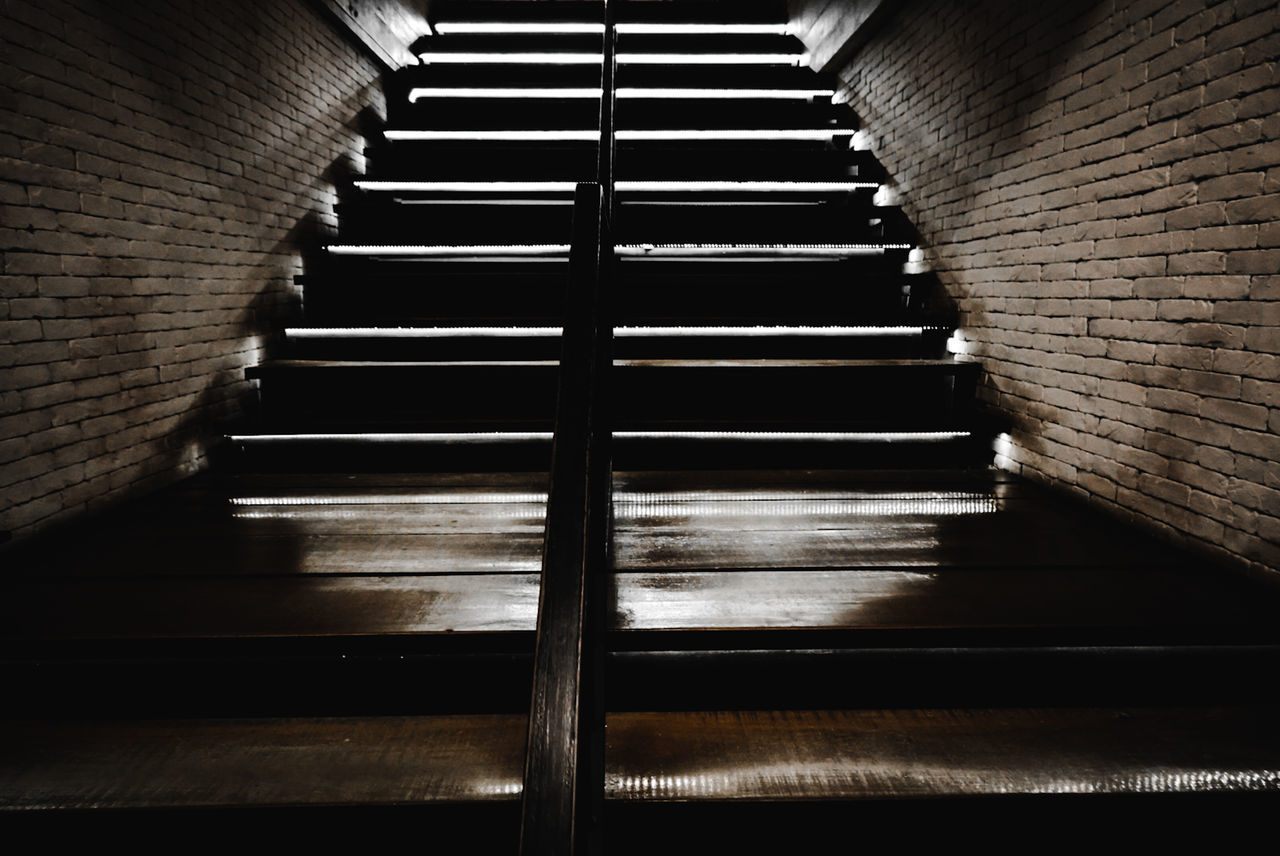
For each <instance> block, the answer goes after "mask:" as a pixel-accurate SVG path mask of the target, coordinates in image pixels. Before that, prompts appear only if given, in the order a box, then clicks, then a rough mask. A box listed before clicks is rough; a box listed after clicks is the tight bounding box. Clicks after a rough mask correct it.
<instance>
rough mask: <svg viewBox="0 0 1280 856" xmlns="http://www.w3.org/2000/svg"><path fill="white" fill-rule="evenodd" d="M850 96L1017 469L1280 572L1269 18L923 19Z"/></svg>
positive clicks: (1279, 202) (1149, 1) (1278, 103)
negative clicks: (1006, 426)
mask: <svg viewBox="0 0 1280 856" xmlns="http://www.w3.org/2000/svg"><path fill="white" fill-rule="evenodd" d="M901 5H902V8H900V9H899V10H898V12H897V14H896V15H895V16H894V17H893V18H892V19H891V20H890V21H889V22H888V23H887V24H886V25H885V26H884V27H883V28H881V29H880V30H878V31H877V32H876V34H875V35H874V36H873V37H872V38H871V40H870V41H869V42H868V43H867V44H866V45H865V46H863V47H862V49H860V50H859V51H858V52H857V53H856V54H855V55H854V56H853V57H852V59H851V60H849V61H848V62H847V63H846V64H845V65H844V66H843V67H842V68H841V69H840V71H839V75H840V78H841V82H842V84H843V89H842V92H843V94H844V95H845V96H846V97H847V99H848V100H849V102H850V103H851V105H852V106H853V108H854V109H855V111H856V112H857V113H858V114H859V116H860V118H861V120H862V122H863V127H864V129H865V130H866V131H867V133H868V135H869V136H870V138H871V139H872V140H873V141H874V146H875V149H876V153H877V155H878V156H879V158H880V160H881V161H882V162H883V163H884V165H885V166H886V168H887V170H888V172H889V173H890V175H891V176H892V177H893V181H894V183H895V184H896V188H895V189H896V191H897V196H898V198H899V199H901V201H902V204H903V206H904V208H905V210H906V212H907V214H908V215H909V216H910V217H911V218H912V219H913V220H914V221H915V223H916V225H917V226H918V227H919V229H920V231H921V233H922V236H923V246H924V250H925V254H926V258H927V260H928V262H929V263H930V264H931V265H932V267H933V268H934V270H936V271H937V272H938V275H939V277H940V278H941V281H942V283H943V285H944V286H945V288H946V290H947V292H948V294H949V295H950V297H951V298H952V299H953V300H954V302H955V304H956V306H957V308H958V310H959V312H960V318H961V330H960V331H959V334H958V336H957V341H956V342H955V343H954V344H955V350H956V351H957V352H959V353H962V354H966V355H968V356H969V357H971V358H973V359H976V360H979V361H980V362H981V363H982V365H983V367H984V369H985V371H984V375H985V381H984V385H983V388H982V390H981V395H982V397H983V399H984V401H985V403H986V404H988V405H989V406H991V407H992V408H994V409H996V410H998V411H999V412H1000V413H1001V414H1003V415H1004V416H1005V417H1007V418H1008V420H1009V421H1010V422H1011V423H1012V426H1013V428H1012V430H1011V432H1010V436H1009V437H1008V438H1006V439H1002V441H1001V442H1000V443H999V444H998V445H999V462H1000V464H1001V465H1002V466H1004V467H1007V468H1010V469H1013V470H1017V471H1020V472H1022V473H1025V474H1027V475H1029V476H1032V477H1035V478H1039V479H1042V480H1045V481H1049V482H1053V483H1056V484H1058V485H1062V486H1066V487H1068V488H1069V489H1070V490H1072V491H1075V492H1078V493H1080V494H1082V495H1084V496H1086V497H1088V498H1090V499H1091V500H1093V501H1095V502H1097V503H1100V504H1103V505H1105V506H1108V507H1110V508H1112V509H1113V510H1116V511H1118V512H1120V513H1122V514H1124V515H1125V516H1128V517H1130V518H1132V519H1134V520H1137V521H1139V522H1142V523H1145V524H1146V525H1148V526H1150V527H1154V528H1157V529H1159V530H1162V531H1163V532H1165V533H1166V534H1169V535H1172V536H1174V537H1175V538H1178V539H1182V540H1183V541H1184V542H1185V543H1187V544H1188V545H1198V546H1201V547H1205V548H1208V549H1211V550H1213V551H1216V552H1218V553H1220V554H1226V555H1229V556H1230V557H1231V558H1233V559H1235V560H1237V561H1239V562H1244V563H1249V564H1250V565H1252V566H1253V567H1255V568H1262V569H1272V570H1274V569H1276V568H1277V567H1280V222H1278V221H1280V141H1278V140H1277V137H1280V86H1278V85H1277V83H1278V80H1280V74H1278V67H1277V57H1278V56H1280V31H1278V29H1277V28H1278V27H1280V14H1277V11H1276V5H1275V3H1274V0H1222V2H1210V0H1090V2H1083V0H1064V2H1061V3H1052V4H1043V3H1023V2H1020V0H974V2H960V0H910V1H909V2H904V3H903V4H901Z"/></svg>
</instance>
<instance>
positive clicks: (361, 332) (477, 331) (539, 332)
mask: <svg viewBox="0 0 1280 856" xmlns="http://www.w3.org/2000/svg"><path fill="white" fill-rule="evenodd" d="M937 329H941V328H939V327H907V326H901V327H886V326H881V327H872V326H859V327H838V326H831V327H816V326H798V325H793V326H768V327H766V326H754V327H731V326H717V327H692V326H684V327H615V328H614V336H616V337H617V338H619V339H648V338H663V337H681V336H740V337H744V338H759V337H768V336H814V337H822V336H920V335H922V334H923V333H924V332H925V330H937ZM561 332H562V329H561V328H560V327H290V328H287V329H286V330H285V335H286V336H288V337H289V338H290V339H348V338H350V339H449V338H457V339H468V338H484V337H492V338H522V339H523V338H529V339H533V338H554V337H556V336H559V335H560V334H561Z"/></svg>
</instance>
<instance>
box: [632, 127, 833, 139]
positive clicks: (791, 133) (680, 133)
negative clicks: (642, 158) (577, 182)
mask: <svg viewBox="0 0 1280 856" xmlns="http://www.w3.org/2000/svg"><path fill="white" fill-rule="evenodd" d="M855 133H857V132H856V131H854V130H853V129H852V128H707V129H701V130H692V129H683V128H681V129H674V128H673V129H650V128H645V129H643V130H620V131H615V132H614V137H615V138H616V139H618V140H619V141H627V140H794V141H800V142H806V141H822V140H830V139H831V138H832V137H838V136H841V135H845V136H851V135H852V134H855Z"/></svg>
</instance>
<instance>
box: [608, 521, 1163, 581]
mask: <svg viewBox="0 0 1280 856" xmlns="http://www.w3.org/2000/svg"><path fill="white" fill-rule="evenodd" d="M1042 521H1043V519H1042V518H1039V517H1037V516H1015V515H1008V516H1006V517H1004V518H1001V519H991V520H986V519H983V518H982V517H981V516H979V515H973V516H964V517H958V518H955V519H954V520H947V519H945V518H944V519H927V518H926V519H915V520H910V519H898V520H887V521H868V522H866V523H864V524H863V525H862V526H857V527H855V526H850V525H844V526H840V527H839V528H835V527H833V528H829V529H818V528H811V529H802V528H797V529H793V530H789V529H785V528H783V527H782V526H781V525H779V526H778V528H776V529H768V528H763V527H761V528H756V529H752V528H749V527H746V526H744V527H743V528H741V529H739V530H737V531H734V530H732V529H731V528H729V527H730V525H731V524H732V522H733V521H732V519H730V520H726V521H724V523H725V525H724V526H723V527H719V526H717V527H716V528H714V529H713V528H711V527H710V526H708V525H706V524H705V522H704V521H702V520H698V521H696V523H694V524H693V525H688V526H680V525H679V524H678V523H672V524H669V525H668V526H666V527H662V528H657V529H656V530H654V531H651V530H646V529H645V528H644V527H643V526H634V527H630V526H621V527H619V528H618V529H616V530H615V546H614V553H615V557H616V558H615V562H616V567H617V568H618V569H619V570H626V571H651V570H660V569H667V570H682V571H684V570H711V569H724V568H857V567H918V568H935V567H988V566H1007V567H1019V568H1037V567H1044V568H1050V567H1079V566H1085V567H1123V566H1132V565H1158V566H1162V567H1178V566H1180V565H1182V564H1183V561H1184V560H1182V559H1179V558H1178V557H1177V556H1176V555H1175V554H1173V553H1172V552H1171V551H1165V550H1150V549H1147V547H1148V545H1147V544H1146V543H1145V542H1143V541H1131V540H1124V539H1120V538H1114V537H1107V536H1104V535H1103V534H1100V533H1093V532H1089V531H1087V530H1082V529H1072V528H1066V527H1059V526H1054V525H1048V526H1043V527H1042V526H1040V525H1039V524H1040V523H1042ZM776 522H777V521H776V519H775V523H776Z"/></svg>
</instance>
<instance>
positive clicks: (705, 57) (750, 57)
mask: <svg viewBox="0 0 1280 856" xmlns="http://www.w3.org/2000/svg"><path fill="white" fill-rule="evenodd" d="M418 59H420V60H421V61H422V62H424V63H426V64H428V65H433V64H434V65H599V64H600V63H601V61H602V55H601V54H599V53H574V52H570V51H565V52H558V51H540V52H528V53H525V52H516V51H512V52H499V51H484V52H480V51H475V52H472V51H423V52H422V53H420V54H418ZM617 61H618V64H620V65H790V66H802V65H805V64H807V63H808V62H809V55H808V54H803V53H800V54H796V53H619V54H617Z"/></svg>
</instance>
